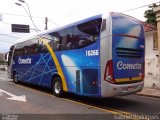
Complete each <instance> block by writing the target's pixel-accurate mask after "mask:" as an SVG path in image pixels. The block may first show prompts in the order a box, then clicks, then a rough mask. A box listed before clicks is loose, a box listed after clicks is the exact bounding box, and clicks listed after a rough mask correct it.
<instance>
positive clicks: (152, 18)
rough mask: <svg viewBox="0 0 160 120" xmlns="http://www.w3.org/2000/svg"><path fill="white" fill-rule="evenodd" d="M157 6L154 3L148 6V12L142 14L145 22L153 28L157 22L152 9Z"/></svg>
mask: <svg viewBox="0 0 160 120" xmlns="http://www.w3.org/2000/svg"><path fill="white" fill-rule="evenodd" d="M157 6H158V5H157V4H155V3H154V4H152V5H151V6H149V9H148V10H146V11H145V12H144V17H145V18H146V21H145V22H147V23H149V24H152V25H154V26H156V25H157V21H156V14H155V13H154V12H153V8H154V7H157Z"/></svg>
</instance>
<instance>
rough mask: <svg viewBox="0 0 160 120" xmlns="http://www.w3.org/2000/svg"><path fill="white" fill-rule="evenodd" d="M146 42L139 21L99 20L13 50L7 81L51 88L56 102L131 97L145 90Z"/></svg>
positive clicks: (83, 22) (128, 18)
mask: <svg viewBox="0 0 160 120" xmlns="http://www.w3.org/2000/svg"><path fill="white" fill-rule="evenodd" d="M144 42H145V38H144V29H143V25H142V24H141V22H140V21H139V20H137V19H135V18H133V17H131V16H128V15H125V14H121V13H114V12H111V13H108V14H106V15H103V14H101V15H96V16H93V17H89V18H87V19H83V20H81V21H78V22H75V23H73V24H69V25H67V26H63V27H60V28H56V29H53V30H47V31H44V32H42V33H38V34H37V35H34V36H32V37H28V38H25V39H23V42H19V43H16V44H14V45H13V46H11V48H10V52H9V57H8V58H9V59H8V64H9V68H8V76H9V78H12V79H13V81H14V82H15V83H17V82H20V81H21V82H27V83H31V84H35V85H39V86H43V87H47V88H51V89H52V90H53V93H54V95H55V96H58V97H62V96H63V95H64V93H65V92H70V93H74V94H78V95H83V96H91V97H113V96H122V95H129V94H133V93H136V92H139V91H141V90H142V89H143V85H144V52H145V51H144V50H145V43H144Z"/></svg>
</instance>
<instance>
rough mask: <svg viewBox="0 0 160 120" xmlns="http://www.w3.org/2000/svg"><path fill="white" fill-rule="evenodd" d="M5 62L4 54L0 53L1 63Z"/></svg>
mask: <svg viewBox="0 0 160 120" xmlns="http://www.w3.org/2000/svg"><path fill="white" fill-rule="evenodd" d="M4 60H5V54H4V53H0V61H4Z"/></svg>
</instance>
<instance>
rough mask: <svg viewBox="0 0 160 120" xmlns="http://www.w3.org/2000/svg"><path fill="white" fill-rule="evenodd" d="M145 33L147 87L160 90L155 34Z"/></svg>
mask: <svg viewBox="0 0 160 120" xmlns="http://www.w3.org/2000/svg"><path fill="white" fill-rule="evenodd" d="M154 32H156V31H151V32H146V33H145V39H146V40H145V45H146V48H145V87H151V88H160V69H159V67H160V66H159V65H160V64H159V63H158V59H159V58H158V57H159V56H158V49H154V48H153V39H154V38H153V33H154Z"/></svg>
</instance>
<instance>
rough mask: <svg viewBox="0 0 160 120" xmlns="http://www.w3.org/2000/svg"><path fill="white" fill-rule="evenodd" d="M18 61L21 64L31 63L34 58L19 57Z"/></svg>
mask: <svg viewBox="0 0 160 120" xmlns="http://www.w3.org/2000/svg"><path fill="white" fill-rule="evenodd" d="M18 63H19V64H31V63H32V60H31V58H26V59H22V58H19V59H18Z"/></svg>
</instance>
